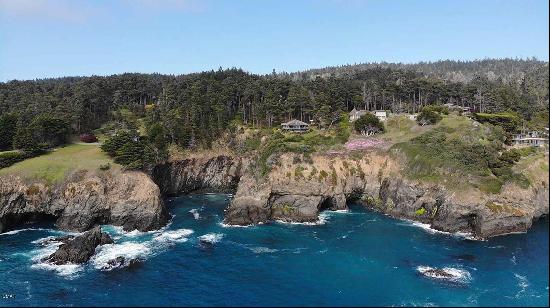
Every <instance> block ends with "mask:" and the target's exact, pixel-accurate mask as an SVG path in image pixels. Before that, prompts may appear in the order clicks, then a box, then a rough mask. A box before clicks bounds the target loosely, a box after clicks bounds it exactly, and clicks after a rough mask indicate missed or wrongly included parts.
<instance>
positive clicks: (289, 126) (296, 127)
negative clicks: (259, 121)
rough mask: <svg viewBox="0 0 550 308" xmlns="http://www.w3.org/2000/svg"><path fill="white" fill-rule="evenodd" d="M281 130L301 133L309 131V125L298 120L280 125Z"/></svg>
mask: <svg viewBox="0 0 550 308" xmlns="http://www.w3.org/2000/svg"><path fill="white" fill-rule="evenodd" d="M281 129H282V130H285V131H288V132H295V133H303V132H307V131H308V130H309V124H307V123H305V122H302V121H300V120H291V121H288V122H286V123H282V124H281Z"/></svg>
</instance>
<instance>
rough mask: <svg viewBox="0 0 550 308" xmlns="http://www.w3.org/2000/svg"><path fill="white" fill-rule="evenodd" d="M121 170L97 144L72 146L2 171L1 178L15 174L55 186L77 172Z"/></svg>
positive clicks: (0, 171)
mask: <svg viewBox="0 0 550 308" xmlns="http://www.w3.org/2000/svg"><path fill="white" fill-rule="evenodd" d="M106 164H110V168H119V166H118V165H116V164H115V163H114V162H113V161H112V159H111V158H109V157H108V156H107V155H106V154H105V153H103V151H101V149H100V148H99V146H98V145H97V144H70V145H67V146H65V147H62V148H58V149H56V150H54V151H51V152H48V153H46V154H44V155H41V156H38V157H34V158H31V159H27V160H24V161H22V162H19V163H16V164H14V165H13V166H10V167H8V168H4V169H0V176H2V175H8V174H15V175H19V176H21V177H23V178H27V179H40V180H45V181H46V182H48V183H50V184H53V183H57V182H60V181H61V180H63V178H64V177H65V176H66V175H67V174H69V173H71V172H73V171H76V170H98V169H99V167H100V166H101V165H106Z"/></svg>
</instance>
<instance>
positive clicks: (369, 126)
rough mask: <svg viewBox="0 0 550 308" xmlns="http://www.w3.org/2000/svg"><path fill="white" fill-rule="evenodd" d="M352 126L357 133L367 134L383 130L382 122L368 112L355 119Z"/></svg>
mask: <svg viewBox="0 0 550 308" xmlns="http://www.w3.org/2000/svg"><path fill="white" fill-rule="evenodd" d="M354 127H355V130H356V131H357V132H358V133H361V134H362V135H367V136H370V135H373V134H377V133H383V132H384V124H382V122H380V120H379V119H378V118H377V117H376V116H375V115H374V114H372V113H370V112H369V113H367V114H365V115H363V116H361V117H360V118H359V119H357V120H356V121H355V123H354Z"/></svg>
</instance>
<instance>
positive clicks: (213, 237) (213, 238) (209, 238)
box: [199, 233, 224, 244]
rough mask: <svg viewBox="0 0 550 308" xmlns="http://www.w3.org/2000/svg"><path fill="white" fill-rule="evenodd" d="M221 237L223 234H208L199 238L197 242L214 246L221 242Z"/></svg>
mask: <svg viewBox="0 0 550 308" xmlns="http://www.w3.org/2000/svg"><path fill="white" fill-rule="evenodd" d="M223 236H224V235H223V233H208V234H205V235H201V236H199V240H200V241H201V242H207V243H211V244H215V243H217V242H219V241H221V240H222V238H223Z"/></svg>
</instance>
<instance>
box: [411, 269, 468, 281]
mask: <svg viewBox="0 0 550 308" xmlns="http://www.w3.org/2000/svg"><path fill="white" fill-rule="evenodd" d="M416 270H417V271H418V272H419V273H420V274H422V275H423V276H425V277H428V278H431V279H437V280H445V281H449V282H453V283H467V282H469V281H470V278H471V277H470V273H469V272H468V271H466V270H463V269H458V268H452V267H444V268H432V267H429V266H419V267H417V268H416Z"/></svg>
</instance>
